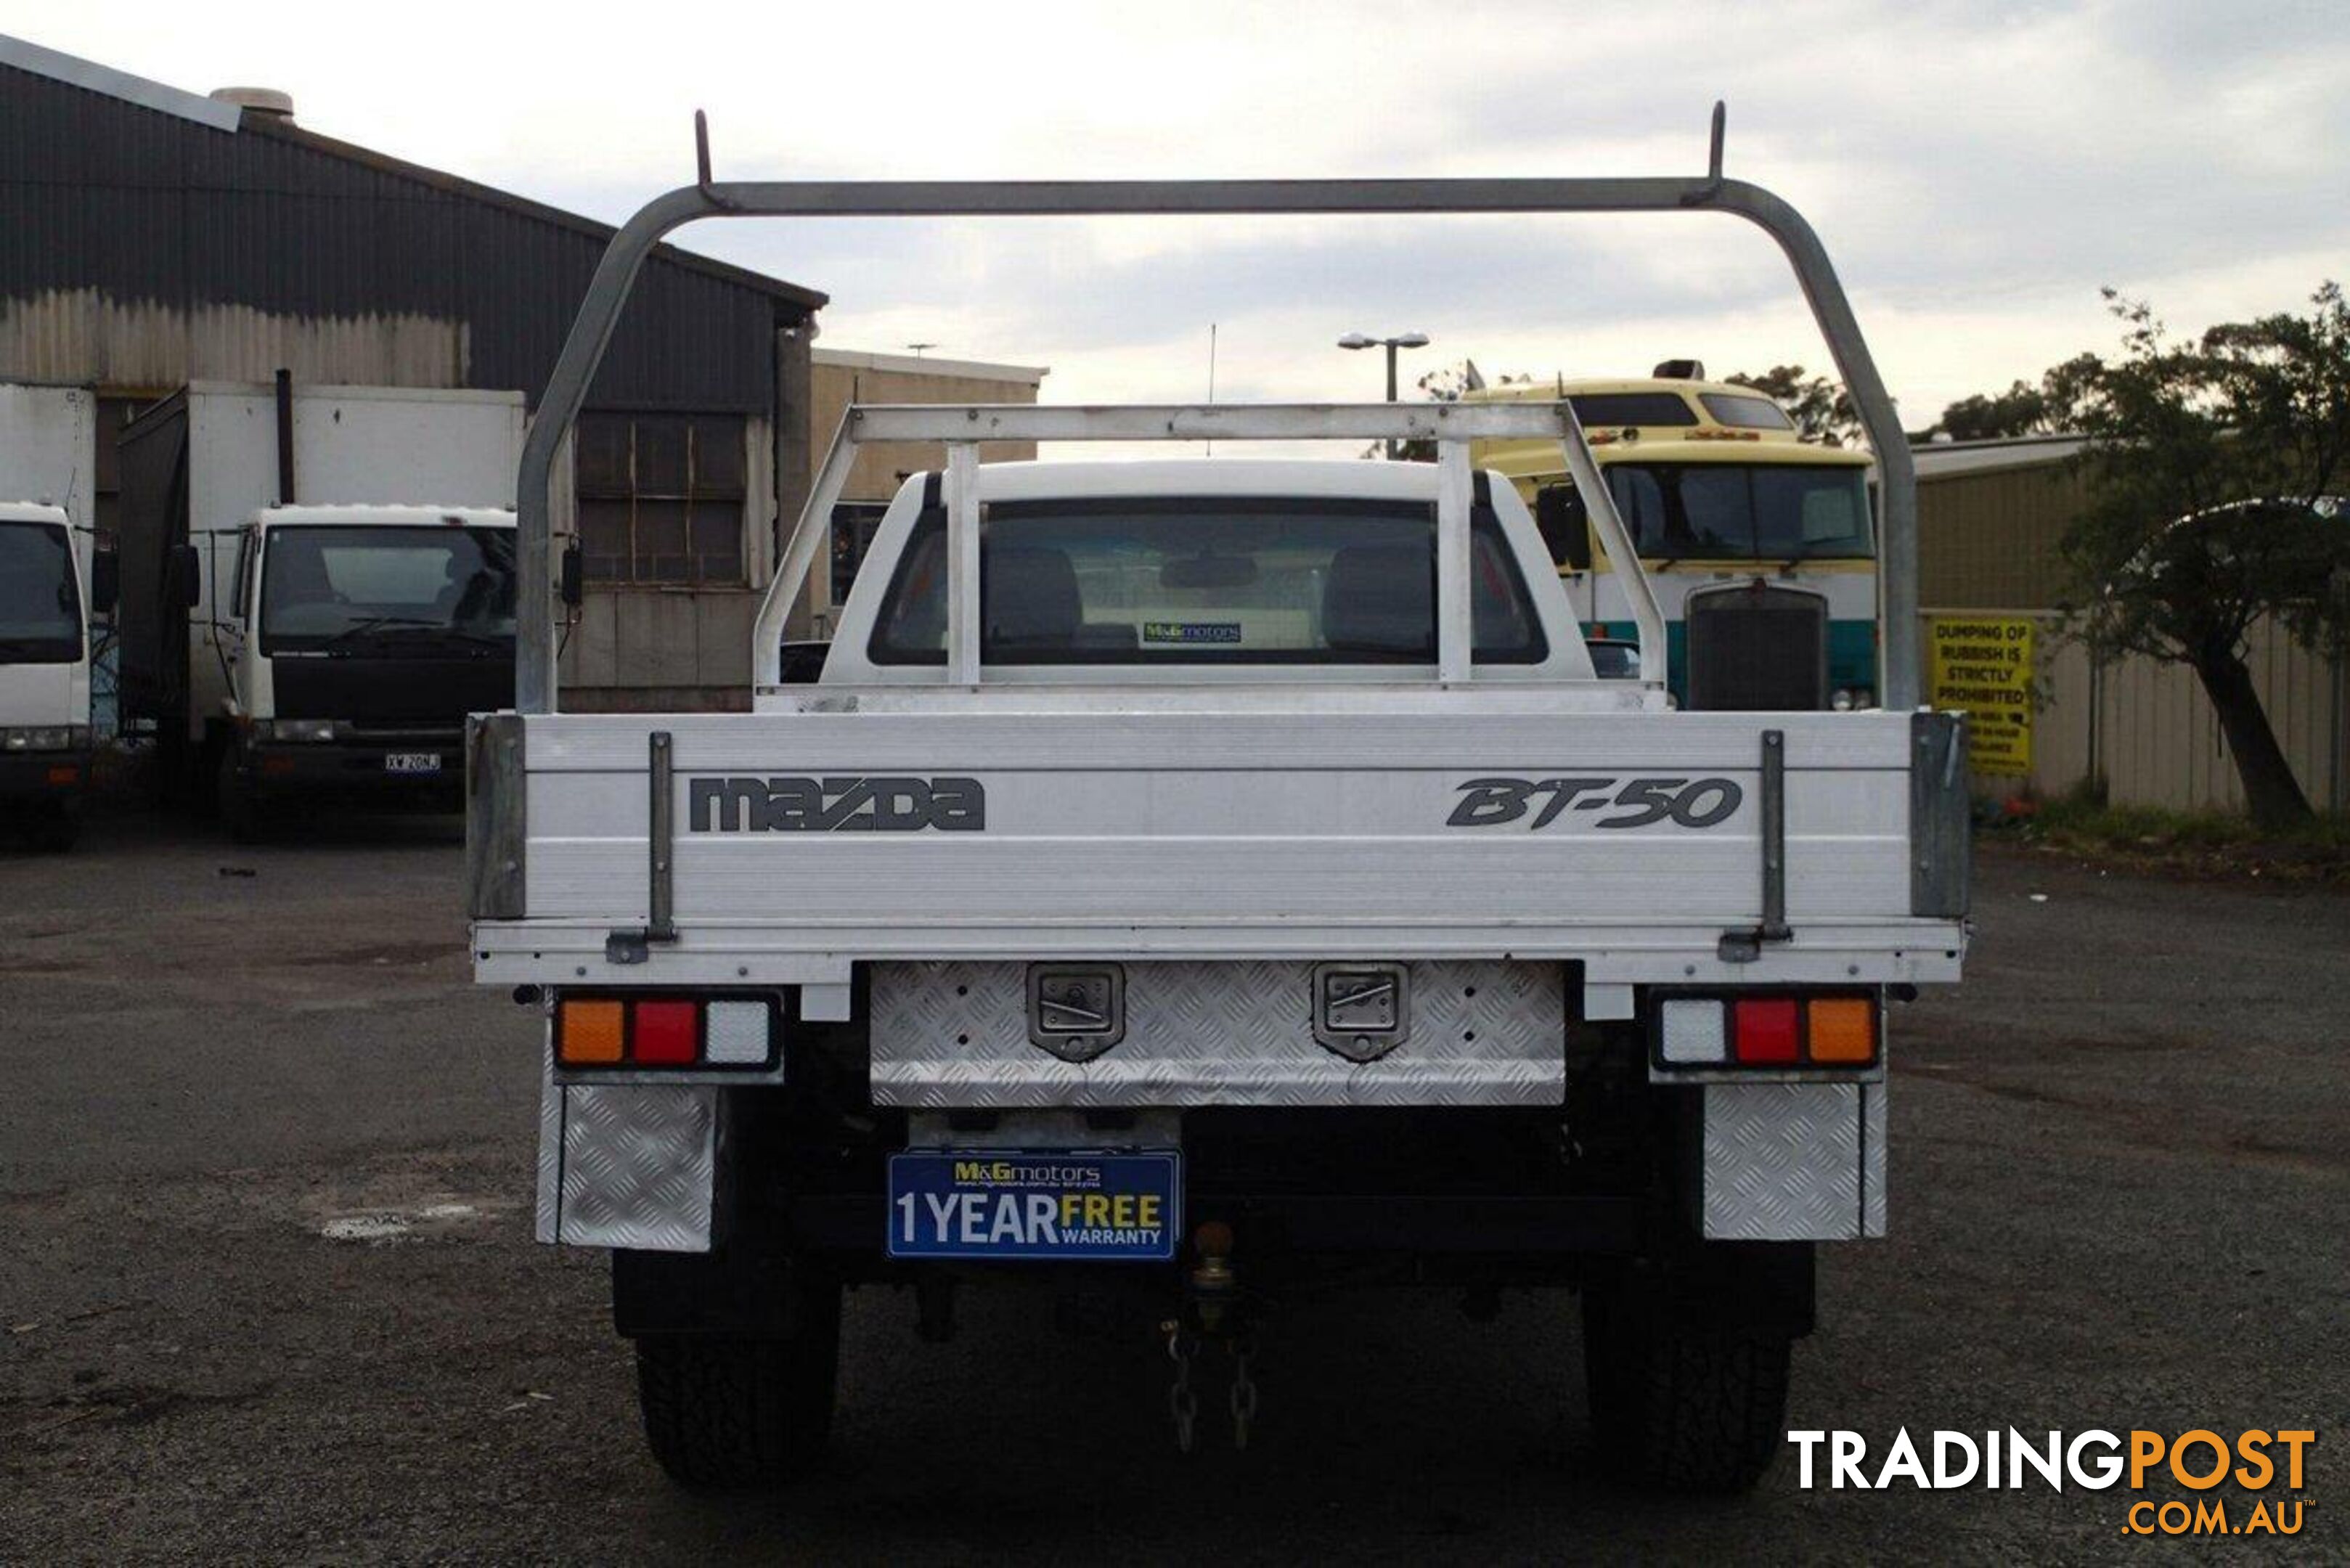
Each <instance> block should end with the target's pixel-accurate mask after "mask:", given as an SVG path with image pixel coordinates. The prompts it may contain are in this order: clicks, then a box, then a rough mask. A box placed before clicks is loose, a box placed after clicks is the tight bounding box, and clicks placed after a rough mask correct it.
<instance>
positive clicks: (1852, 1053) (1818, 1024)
mask: <svg viewBox="0 0 2350 1568" xmlns="http://www.w3.org/2000/svg"><path fill="white" fill-rule="evenodd" d="M1806 1011H1808V1012H1810V1014H1811V1028H1810V1031H1809V1033H1810V1037H1811V1046H1812V1060H1813V1061H1814V1062H1834V1063H1836V1064H1839V1065H1857V1064H1862V1063H1866V1062H1873V1061H1875V1060H1876V1059H1877V1004H1876V1003H1875V1002H1871V1001H1870V1000H1869V999H1868V998H1866V997H1865V996H1815V997H1814V998H1813V999H1812V1001H1811V1003H1810V1005H1809V1007H1808V1008H1807V1009H1806Z"/></svg>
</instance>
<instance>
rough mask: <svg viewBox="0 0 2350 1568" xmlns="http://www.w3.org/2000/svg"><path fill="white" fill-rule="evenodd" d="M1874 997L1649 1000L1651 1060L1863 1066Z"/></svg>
mask: <svg viewBox="0 0 2350 1568" xmlns="http://www.w3.org/2000/svg"><path fill="white" fill-rule="evenodd" d="M1877 1010H1878V1002H1877V998H1876V997H1875V996H1873V995H1856V994H1853V993H1850V992H1846V993H1844V994H1841V995H1834V996H1810V997H1805V996H1786V995H1776V996H1774V995H1764V996H1668V997H1665V998H1663V999H1662V1000H1660V1001H1659V1002H1658V1004H1657V1011H1656V1031H1655V1034H1654V1042H1655V1060H1656V1064H1657V1065H1658V1066H1659V1067H1662V1068H1667V1069H1673V1068H1691V1067H1728V1068H1732V1069H1736V1068H1743V1067H1756V1068H1763V1069H1766V1070H1767V1069H1772V1068H1780V1069H1788V1068H1794V1069H1802V1068H1806V1067H1869V1066H1874V1065H1876V1064H1877V1060H1878V1043H1879V1031H1878V1027H1877Z"/></svg>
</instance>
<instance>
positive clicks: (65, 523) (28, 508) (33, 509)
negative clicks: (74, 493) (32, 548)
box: [0, 501, 73, 528]
mask: <svg viewBox="0 0 2350 1568" xmlns="http://www.w3.org/2000/svg"><path fill="white" fill-rule="evenodd" d="M0 523H51V524H56V525H57V526H58V527H60V528H70V527H72V526H73V520H72V519H71V518H70V517H68V516H67V515H66V509H65V508H64V507H62V506H52V505H51V504H49V503H47V502H46V501H0Z"/></svg>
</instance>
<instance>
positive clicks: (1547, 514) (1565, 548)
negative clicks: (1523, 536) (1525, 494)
mask: <svg viewBox="0 0 2350 1568" xmlns="http://www.w3.org/2000/svg"><path fill="white" fill-rule="evenodd" d="M1534 526H1535V527H1536V528H1539V529H1541V530H1542V536H1543V545H1544V547H1545V548H1547V549H1548V550H1549V551H1550V558H1551V560H1552V562H1553V563H1555V565H1558V566H1567V567H1571V568H1573V569H1574V570H1575V571H1578V572H1587V571H1589V570H1590V569H1591V524H1590V521H1589V516H1588V514H1586V512H1585V510H1584V505H1583V497H1582V496H1580V495H1578V494H1576V493H1575V486H1573V485H1572V484H1552V485H1546V486H1544V488H1543V489H1541V490H1538V491H1536V492H1535V493H1534Z"/></svg>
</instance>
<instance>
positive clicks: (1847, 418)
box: [1730, 365, 1861, 446]
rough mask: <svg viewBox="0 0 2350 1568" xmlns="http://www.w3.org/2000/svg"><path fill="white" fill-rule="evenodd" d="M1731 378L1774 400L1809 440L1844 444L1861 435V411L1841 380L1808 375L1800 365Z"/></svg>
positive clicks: (1735, 382)
mask: <svg viewBox="0 0 2350 1568" xmlns="http://www.w3.org/2000/svg"><path fill="white" fill-rule="evenodd" d="M1730 381H1731V385H1733V386H1739V387H1752V388H1753V389H1754V390H1756V391H1758V392H1762V393H1763V394H1765V395H1767V396H1768V397H1770V398H1772V399H1773V400H1775V401H1776V402H1778V404H1779V405H1780V406H1781V407H1782V408H1783V409H1785V410H1787V413H1788V415H1789V416H1790V417H1791V418H1793V419H1794V421H1795V429H1796V430H1797V431H1801V432H1802V433H1803V435H1804V437H1805V438H1806V439H1808V440H1811V441H1825V442H1826V443H1827V444H1828V445H1830V446H1845V445H1848V444H1854V443H1857V442H1858V441H1860V439H1861V427H1860V414H1859V411H1858V410H1856V409H1854V407H1853V406H1852V394H1851V393H1849V392H1847V391H1846V390H1845V389H1844V387H1843V384H1842V383H1840V382H1836V381H1831V380H1829V379H1827V378H1826V377H1825V376H1807V375H1805V374H1804V368H1803V367H1802V366H1801V365H1773V366H1772V367H1771V368H1770V369H1768V370H1765V371H1763V374H1761V375H1759V376H1749V375H1746V374H1744V373H1741V374H1739V375H1735V376H1732V377H1731V378H1730Z"/></svg>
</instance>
